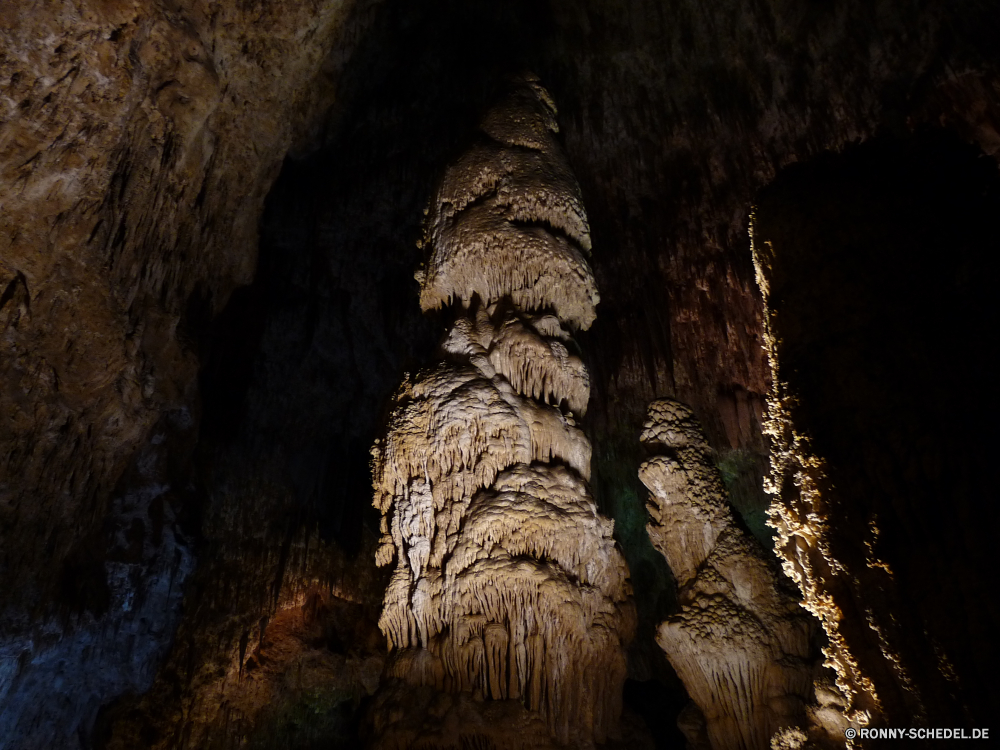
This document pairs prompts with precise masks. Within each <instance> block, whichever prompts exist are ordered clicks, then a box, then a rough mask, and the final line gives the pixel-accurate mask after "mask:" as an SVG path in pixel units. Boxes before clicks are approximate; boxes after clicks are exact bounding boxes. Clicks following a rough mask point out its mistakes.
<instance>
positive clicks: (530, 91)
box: [373, 78, 634, 748]
mask: <svg viewBox="0 0 1000 750" xmlns="http://www.w3.org/2000/svg"><path fill="white" fill-rule="evenodd" d="M554 118H555V110H554V107H553V105H552V103H551V101H550V100H549V98H548V95H547V94H546V93H545V91H544V90H543V89H542V88H541V87H540V86H539V85H538V83H537V81H535V80H534V79H531V78H524V79H521V80H519V81H517V82H516V83H515V85H514V86H513V87H512V90H511V93H510V94H509V95H508V96H507V97H506V98H505V99H503V100H502V101H501V103H500V104H499V105H498V106H497V107H495V108H494V109H493V110H491V111H490V113H489V114H487V116H486V117H485V118H484V120H483V125H482V131H483V135H484V142H483V143H480V144H479V145H477V146H474V147H473V148H472V149H471V150H470V151H469V152H468V153H467V154H466V155H465V156H463V157H462V158H460V159H459V160H458V162H456V164H455V165H454V166H453V167H452V168H451V169H450V170H448V172H447V173H446V174H445V177H444V179H443V181H442V183H441V187H440V188H439V190H438V192H437V194H436V196H435V199H434V200H433V201H432V204H431V210H430V212H429V215H428V222H427V226H426V237H425V246H426V247H427V248H428V251H429V256H428V262H427V266H426V268H425V269H423V270H422V271H421V272H420V273H419V274H418V279H419V280H420V282H421V305H422V306H423V308H424V309H425V310H427V309H431V308H436V307H444V306H448V305H455V304H456V303H459V304H460V307H459V308H458V309H457V310H456V312H457V318H456V320H455V321H454V322H453V323H452V324H451V326H450V328H449V330H448V332H447V333H446V335H445V337H444V340H443V342H442V345H441V355H442V361H441V362H440V363H439V364H438V365H437V366H435V367H432V368H429V369H427V370H425V371H424V372H422V373H420V374H418V375H417V376H416V377H414V378H412V379H408V381H407V382H406V383H405V384H404V385H403V386H402V387H401V388H400V389H399V391H398V392H397V395H396V403H395V409H394V410H393V413H392V416H391V417H390V422H389V426H388V430H387V433H386V437H385V438H384V440H382V441H379V442H378V443H377V444H376V446H375V448H374V449H373V456H374V464H373V465H374V488H375V505H376V507H378V509H379V510H380V511H381V512H382V514H383V517H382V539H381V544H380V547H379V551H378V557H377V560H378V563H379V564H380V565H387V564H390V563H391V562H392V561H393V560H395V569H394V571H393V574H392V578H391V580H390V583H389V587H388V589H387V591H386V595H385V600H384V606H383V611H382V617H381V620H380V623H379V624H380V627H381V628H382V631H383V632H384V633H385V634H386V636H387V638H388V641H389V648H390V651H391V656H390V663H389V666H388V668H387V677H388V678H389V681H388V682H387V685H386V687H385V688H384V690H383V691H382V693H381V695H380V697H379V699H378V702H377V705H376V709H375V712H374V713H375V731H376V733H377V735H378V738H379V739H378V743H379V744H378V746H379V747H384V748H395V747H424V746H427V747H431V746H433V747H456V748H458V747H466V746H472V745H470V744H469V743H483V742H488V744H487V745H482V746H489V747H496V748H521V747H525V748H527V747H531V748H536V747H537V748H542V747H549V746H551V743H552V738H555V740H556V741H557V742H559V743H563V744H567V743H570V744H572V746H574V747H589V746H592V745H593V744H594V743H595V742H597V743H602V742H604V741H605V740H606V739H607V738H608V737H609V736H614V735H616V734H617V729H618V726H617V725H618V718H619V715H620V713H621V699H622V685H623V683H624V681H625V655H624V651H623V644H624V643H625V642H626V641H627V640H628V639H629V638H630V637H631V631H632V629H633V619H634V615H633V611H632V605H631V602H630V599H629V595H630V586H629V582H628V573H627V569H626V566H625V561H624V559H623V558H622V556H621V554H620V553H619V552H618V550H617V549H616V547H615V542H614V539H613V538H612V530H613V526H614V524H613V522H612V521H610V520H608V519H606V518H604V517H603V516H601V515H600V514H599V513H598V511H597V506H596V504H595V503H594V500H593V498H592V497H591V495H590V490H589V488H588V486H587V479H589V475H590V458H591V448H590V442H589V441H588V440H587V438H586V437H585V436H584V434H583V433H582V432H581V431H580V429H579V428H578V427H577V425H576V421H575V419H574V417H578V416H580V415H582V414H583V412H584V411H585V409H586V406H587V401H588V399H589V397H590V380H589V376H588V373H587V371H586V369H585V368H584V366H583V363H582V361H581V360H580V358H579V357H578V356H577V355H576V354H575V353H574V352H573V350H574V348H575V345H574V344H573V342H572V340H571V338H570V334H569V331H570V330H574V329H579V328H586V327H588V326H589V325H590V323H591V322H592V321H593V319H594V306H595V305H596V304H597V300H598V296H597V291H596V287H595V285H594V280H593V274H592V273H591V271H590V267H589V266H588V264H587V262H586V260H585V252H586V251H587V250H589V247H590V240H589V230H588V227H587V220H586V215H585V213H584V211H583V206H582V202H581V200H580V196H579V189H578V188H577V186H576V182H575V180H574V179H573V176H572V174H571V172H570V171H569V168H568V166H567V165H566V163H565V160H564V158H563V157H562V155H561V153H560V152H559V150H558V148H557V146H556V142H555V140H554V133H555V131H556V127H555V119H554ZM401 686H402V687H401ZM415 688H420V690H422V691H423V692H419V691H418V692H416V693H415V692H414V689H415ZM428 690H433V691H436V692H437V693H439V694H441V695H450V696H452V697H449V698H441V699H440V700H435V699H432V698H430V697H426V696H428V695H430V693H428V692H427V691H428ZM417 695H422V696H425V699H421V700H425V702H426V701H430V704H429V705H433V706H436V708H434V709H433V710H430V709H428V708H426V707H425V708H420V706H421V705H423V704H422V703H421V700H417V698H416V697H415V696H417ZM483 699H488V701H487V702H486V703H482V700H483ZM442 701H443V702H442ZM477 701H478V702H477ZM487 714H489V716H492V717H494V719H496V717H506V718H503V719H502V720H499V719H497V720H494V719H489V720H487V719H486V716H487ZM539 728H541V733H539ZM475 746H477V747H478V746H480V745H479V744H476V745H475Z"/></svg>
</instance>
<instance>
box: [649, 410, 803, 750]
mask: <svg viewBox="0 0 1000 750" xmlns="http://www.w3.org/2000/svg"><path fill="white" fill-rule="evenodd" d="M640 440H641V441H642V443H643V444H645V445H646V446H647V448H649V449H651V450H652V451H653V452H654V453H655V455H654V456H653V457H652V458H650V459H649V460H648V461H646V462H645V463H644V464H642V466H641V467H640V469H639V477H640V479H641V480H642V483H643V484H644V485H646V487H647V488H648V489H649V491H650V496H649V504H648V507H649V512H650V516H651V520H650V522H649V526H648V528H649V534H650V538H651V539H652V541H653V544H654V545H655V546H656V548H657V549H658V550H659V551H660V552H661V553H662V554H663V555H664V556H665V557H666V558H667V562H668V563H669V564H670V569H671V571H673V573H674V576H675V577H676V579H677V585H678V587H679V594H678V600H679V603H680V607H681V608H680V612H678V613H677V614H675V615H673V616H671V617H670V618H668V619H667V620H666V621H665V622H663V623H662V624H661V625H660V628H659V631H658V633H657V639H656V640H657V643H658V644H659V645H660V647H661V648H662V649H663V650H664V651H665V652H666V654H667V658H668V659H669V660H670V663H671V664H672V665H673V667H674V669H676V670H677V674H678V675H679V676H680V678H681V680H682V681H683V682H684V686H685V687H686V688H687V691H688V694H689V695H690V696H691V699H692V701H693V702H694V704H696V706H697V708H694V707H692V708H690V709H688V710H687V712H686V714H685V716H684V717H683V721H684V724H683V725H682V727H681V728H682V729H683V730H685V733H686V734H687V735H688V742H689V743H690V744H691V745H692V746H693V747H704V746H705V745H706V743H707V746H708V747H711V748H712V749H713V750H766V749H767V748H768V747H770V741H771V737H772V736H773V735H774V734H775V733H776V732H778V730H781V729H787V728H790V727H797V726H799V725H801V724H804V720H805V704H806V702H807V699H808V694H809V692H810V688H811V687H812V673H813V667H812V663H811V657H812V653H811V652H812V649H811V644H810V631H811V630H812V628H813V623H812V621H811V620H810V619H809V617H808V616H807V615H806V614H805V612H803V611H802V610H801V608H800V607H799V606H798V602H797V601H796V599H795V597H794V596H793V595H792V594H791V593H790V592H789V591H787V590H785V588H784V587H783V585H782V584H783V583H784V582H783V581H782V579H781V577H780V575H779V574H778V573H777V571H776V570H775V569H774V568H772V567H771V565H770V561H769V560H768V559H767V558H766V557H765V555H764V553H763V551H762V550H761V549H760V547H759V546H758V544H757V542H756V541H755V540H754V539H753V538H751V537H750V536H748V535H747V534H746V533H745V532H744V531H743V530H741V529H740V528H739V527H737V525H736V524H735V523H734V522H733V518H732V512H731V510H730V509H729V507H728V505H727V503H726V498H725V491H724V490H723V488H722V482H721V480H720V478H719V473H718V470H717V469H716V468H715V466H714V464H713V462H712V451H711V448H710V447H709V445H708V443H707V442H706V440H705V436H704V433H703V432H702V429H701V426H700V425H699V424H698V421H697V420H696V419H695V417H694V415H693V413H692V411H691V409H690V408H689V407H687V406H685V405H683V404H681V403H679V402H677V401H674V400H672V399H660V400H658V401H654V402H653V403H652V404H650V407H649V416H648V418H647V420H646V423H645V425H644V426H643V431H642V435H641V437H640Z"/></svg>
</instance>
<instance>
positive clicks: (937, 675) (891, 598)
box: [754, 131, 1000, 726]
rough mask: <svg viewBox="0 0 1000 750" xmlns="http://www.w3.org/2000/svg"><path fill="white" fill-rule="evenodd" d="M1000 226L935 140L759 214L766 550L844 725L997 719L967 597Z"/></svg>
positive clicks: (975, 603) (979, 515)
mask: <svg viewBox="0 0 1000 750" xmlns="http://www.w3.org/2000/svg"><path fill="white" fill-rule="evenodd" d="M998 215H1000V172H998V169H997V163H996V161H995V160H994V159H990V158H988V157H986V156H985V155H984V154H983V153H982V151H980V150H979V149H977V148H975V147H970V146H969V145H967V144H964V143H962V142H961V141H959V140H958V139H957V138H955V137H954V136H952V135H948V134H945V133H941V132H934V131H930V132H925V133H922V134H918V135H917V136H913V137H907V138H890V137H883V138H880V139H876V140H874V141H871V142H870V143H867V144H863V145H862V146H859V147H857V148H855V149H852V150H849V151H847V152H845V153H844V154H842V155H829V156H827V157H826V158H824V159H821V160H818V161H817V162H816V163H814V164H811V165H807V166H803V167H801V168H798V169H792V170H789V171H788V172H787V173H785V174H784V175H782V176H781V178H779V180H777V181H776V182H775V184H774V185H773V186H771V187H770V188H769V189H768V190H767V191H765V192H764V193H763V194H762V196H761V200H760V203H759V205H758V207H757V211H756V216H755V219H754V253H755V255H754V257H755V261H756V263H757V268H758V274H759V278H760V285H761V289H762V290H763V291H764V299H765V304H766V309H767V313H768V315H767V324H768V327H767V334H768V335H767V341H768V347H769V348H768V351H769V356H770V357H771V363H772V370H773V372H774V373H775V380H774V388H773V391H772V394H771V398H770V401H769V408H768V413H769V422H768V432H769V434H770V436H771V439H772V441H773V442H772V444H773V452H772V458H771V461H772V475H771V478H770V483H769V489H770V491H771V492H772V493H773V494H774V497H775V502H774V506H773V511H772V517H773V523H774V525H775V527H776V529H777V531H778V538H777V544H776V549H777V551H778V553H779V555H780V556H781V558H782V561H783V565H784V567H785V570H786V571H787V572H788V574H789V575H790V576H791V577H792V578H793V579H794V580H795V581H796V582H797V583H798V584H799V586H800V588H801V590H802V594H803V597H804V604H805V606H806V607H808V608H809V610H810V611H811V612H813V613H814V614H815V615H816V616H817V617H818V618H819V619H820V621H821V622H822V623H823V627H824V629H825V630H826V633H827V637H828V639H829V645H828V647H827V649H826V652H825V653H826V656H827V659H828V662H829V664H830V665H831V666H832V667H833V668H834V669H835V670H836V672H837V685H838V686H839V687H840V689H841V690H842V691H843V693H844V694H845V695H846V696H847V698H848V701H849V704H850V713H852V714H853V715H854V716H855V718H856V719H857V720H858V721H862V722H871V723H873V724H875V725H878V724H880V723H884V724H886V725H888V726H894V725H897V724H899V723H900V722H912V723H921V722H923V723H926V725H927V726H947V725H950V724H955V725H956V726H958V725H959V724H961V723H964V724H965V725H966V726H975V725H976V722H977V721H981V722H985V721H988V720H989V719H991V718H992V717H994V716H996V715H997V710H998V709H1000V694H998V691H997V688H996V686H995V682H994V680H993V678H992V674H993V673H994V670H995V668H996V665H997V664H998V650H997V645H996V642H995V638H993V637H992V636H989V637H987V636H986V633H993V632H996V628H997V626H998V623H1000V611H998V607H997V603H996V598H995V597H994V596H983V594H982V592H985V591H993V590H995V588H996V583H997V581H996V575H995V566H994V565H993V564H992V563H991V562H990V560H991V554H992V553H991V552H990V550H991V549H992V548H993V541H992V533H993V532H992V529H993V528H995V525H996V523H997V509H996V506H995V503H992V502H988V501H986V500H985V498H987V497H990V496H991V493H993V492H994V487H993V480H992V477H988V476H987V473H986V472H984V471H983V467H984V466H987V465H990V462H991V461H992V460H993V459H992V458H991V456H992V451H993V449H992V448H989V447H987V446H988V445H990V444H991V441H990V439H988V438H987V437H986V436H987V435H990V434H992V431H993V429H994V427H993V425H994V423H995V420H994V418H993V417H992V416H991V415H990V414H989V411H990V410H989V409H984V406H983V404H984V403H985V401H984V399H987V400H988V398H989V397H988V396H986V394H988V393H992V391H993V384H992V382H991V380H990V378H991V376H990V374H989V373H990V372H992V370H991V366H990V364H989V356H988V354H986V353H985V352H984V350H983V347H982V345H981V342H982V341H983V340H984V338H983V337H988V336H990V335H991V334H990V333H988V331H992V330H993V327H994V326H995V321H996V311H995V310H994V309H993V307H994V306H993V305H992V303H990V302H987V300H988V299H989V293H988V291H987V289H989V288H990V284H991V282H989V281H987V279H992V278H995V274H996V272H997V271H996V269H997V254H996V249H997V239H996V229H995V224H996V217H997V216H998ZM917 550H919V552H918V553H917V552H915V551H917ZM918 623H919V625H917V624H918Z"/></svg>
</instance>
